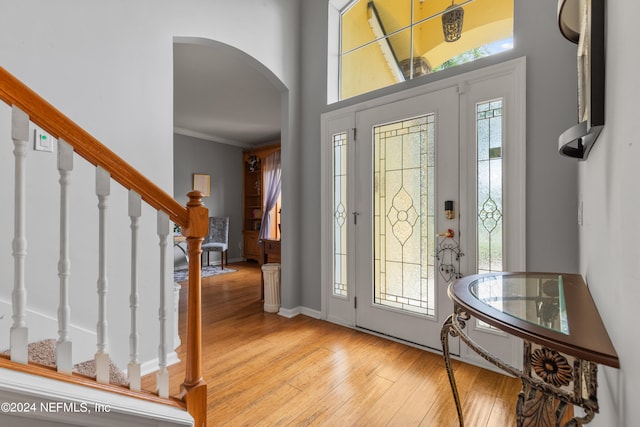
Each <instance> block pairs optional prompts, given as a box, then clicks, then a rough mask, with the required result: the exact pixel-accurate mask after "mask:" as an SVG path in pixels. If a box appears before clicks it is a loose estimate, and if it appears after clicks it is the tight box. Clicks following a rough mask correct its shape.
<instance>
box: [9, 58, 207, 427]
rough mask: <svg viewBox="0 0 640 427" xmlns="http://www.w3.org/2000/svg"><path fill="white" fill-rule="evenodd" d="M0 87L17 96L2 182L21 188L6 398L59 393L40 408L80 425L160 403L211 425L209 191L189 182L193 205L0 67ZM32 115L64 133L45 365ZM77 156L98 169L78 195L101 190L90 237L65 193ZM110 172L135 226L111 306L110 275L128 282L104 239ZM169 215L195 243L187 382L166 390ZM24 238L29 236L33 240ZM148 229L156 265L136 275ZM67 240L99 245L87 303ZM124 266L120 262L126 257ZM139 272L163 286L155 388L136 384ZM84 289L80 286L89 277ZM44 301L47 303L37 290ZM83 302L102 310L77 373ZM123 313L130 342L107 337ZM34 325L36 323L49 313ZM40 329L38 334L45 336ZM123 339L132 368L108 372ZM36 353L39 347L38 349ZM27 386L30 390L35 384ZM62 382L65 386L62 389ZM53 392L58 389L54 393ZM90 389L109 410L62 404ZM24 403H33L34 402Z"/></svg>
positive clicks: (55, 133)
mask: <svg viewBox="0 0 640 427" xmlns="http://www.w3.org/2000/svg"><path fill="white" fill-rule="evenodd" d="M0 99H1V100H2V101H3V102H4V103H6V104H7V105H8V106H9V107H10V108H11V139H12V142H13V146H14V150H13V153H14V172H15V175H14V180H13V183H8V182H5V183H4V184H3V185H12V186H13V188H14V203H13V212H14V231H13V245H12V249H13V251H12V256H13V272H14V273H13V283H12V287H11V301H10V303H9V302H7V304H10V306H11V311H12V316H11V319H10V320H9V318H8V316H5V315H4V314H3V313H0V328H2V327H3V326H4V325H5V324H8V323H9V322H10V326H9V327H8V331H6V330H5V331H0V349H1V348H3V347H4V346H5V344H8V345H7V347H8V352H7V354H0V402H14V401H15V402H20V401H22V402H23V403H24V402H32V401H33V402H32V403H34V405H36V403H38V404H39V405H42V402H45V404H44V405H45V406H44V407H42V406H38V405H36V406H37V407H38V408H39V409H43V408H45V409H46V408H48V407H47V406H46V405H47V403H46V402H49V403H48V404H49V405H50V404H51V402H52V400H51V399H53V403H54V404H55V405H58V406H60V405H62V406H63V408H64V409H69V411H44V412H43V411H42V410H40V411H39V412H38V414H39V415H40V416H41V417H44V418H46V419H47V420H48V421H47V422H49V421H51V420H52V419H53V420H55V422H56V423H60V424H61V425H65V423H66V422H67V421H68V422H69V423H70V424H77V423H78V422H80V423H81V424H83V425H117V423H116V422H115V421H116V420H117V419H119V418H118V417H121V416H124V415H122V414H125V413H126V414H128V415H127V416H135V415H136V414H146V415H144V416H143V418H144V419H145V420H146V421H144V422H143V421H142V420H141V421H140V422H139V425H147V424H145V423H147V421H149V419H150V418H149V416H148V414H151V413H153V414H164V417H165V420H164V421H163V420H162V419H159V420H158V419H155V418H157V417H155V418H154V417H151V418H152V421H150V423H151V424H148V425H167V424H166V422H167V420H173V421H174V422H175V423H176V424H177V425H184V422H185V419H188V422H189V423H191V422H192V425H195V426H205V425H206V409H207V402H206V396H207V385H206V383H205V381H204V380H203V378H202V354H201V348H202V346H201V302H200V269H201V265H200V259H201V258H200V254H201V252H202V249H201V244H202V241H203V240H204V236H205V235H206V234H207V231H208V212H207V209H206V208H205V207H204V206H203V205H202V201H201V199H202V193H200V192H197V191H193V192H190V193H189V194H188V196H189V202H188V203H187V205H186V206H182V205H180V204H179V203H178V202H177V201H176V200H174V199H173V198H172V197H171V196H170V195H168V194H167V193H165V192H164V191H163V190H162V189H161V188H159V187H158V186H157V185H155V184H154V183H153V182H151V181H150V180H149V179H148V178H146V177H145V176H143V175H142V174H141V173H140V172H138V171H137V170H136V169H134V168H133V167H131V166H130V165H129V164H128V163H126V162H125V161H124V160H123V159H121V158H120V157H119V156H117V155H116V154H115V153H113V152H112V151H111V150H110V149H109V148H107V146H105V145H104V144H102V143H101V142H99V141H98V140H97V139H96V138H94V137H93V136H91V135H90V134H89V133H88V132H86V131H85V130H84V129H82V128H80V127H79V126H78V125H76V124H75V123H74V122H73V121H71V120H70V119H69V118H67V117H66V116H65V115H63V114H62V113H61V112H60V111H58V110H57V109H56V108H54V107H53V106H51V105H50V104H49V103H47V102H46V101H45V100H44V99H43V98H41V97H40V96H39V95H37V94H36V93H35V92H34V91H32V90H31V89H30V88H28V87H27V86H26V85H24V84H23V83H22V82H20V81H19V80H18V79H17V78H15V77H14V76H13V75H11V74H10V73H9V72H7V71H6V70H5V69H4V68H1V67H0ZM30 125H31V127H33V125H35V126H37V127H39V128H40V129H42V130H44V131H45V132H47V133H48V134H49V135H50V136H52V137H53V138H56V139H57V163H56V165H55V168H57V171H58V177H59V180H58V183H59V194H60V196H59V213H60V214H59V233H57V234H58V235H59V256H58V260H57V264H58V277H57V278H56V277H52V278H51V280H50V281H47V283H46V284H39V289H44V290H45V291H46V292H47V298H45V299H46V300H47V301H46V302H47V303H51V304H54V303H55V304H56V305H57V308H56V309H55V311H56V312H57V320H56V321H55V324H54V325H46V327H47V328H48V329H52V328H53V329H57V334H58V337H57V339H56V340H55V341H48V342H47V345H49V346H50V347H49V351H50V352H53V353H55V361H53V362H50V363H47V365H49V366H46V365H43V364H41V363H37V362H36V361H34V360H29V347H30V339H31V340H32V341H33V338H34V337H33V336H30V335H33V326H34V325H30V324H29V321H30V319H31V318H32V316H28V315H27V314H28V313H31V312H33V311H34V310H35V309H36V308H38V309H39V308H40V307H35V308H34V307H31V306H30V304H29V299H28V293H27V281H26V273H27V272H28V271H29V269H32V268H34V267H33V266H34V265H37V264H34V263H29V258H28V255H29V253H28V251H27V248H28V247H32V246H36V247H37V246H38V245H39V244H41V243H39V242H38V241H37V240H36V239H34V238H33V236H32V235H29V234H28V233H27V230H28V227H29V226H30V222H29V220H30V219H32V218H33V217H34V215H33V213H32V212H29V211H28V207H29V206H31V202H30V199H29V192H28V191H27V180H26V177H27V174H26V170H27V167H28V160H27V157H28V156H27V154H28V152H29V147H30V146H29V141H30V140H31V138H30V136H31V135H30ZM7 140H8V137H7ZM51 158H53V157H51ZM77 160H78V161H80V162H81V165H80V166H81V167H84V168H93V169H94V170H95V192H94V193H95V194H93V195H91V194H87V195H84V196H83V197H86V198H88V197H89V196H94V197H96V198H97V202H98V203H97V211H96V216H97V217H98V221H97V224H98V225H97V228H98V230H97V231H95V232H92V233H93V234H92V235H91V237H89V236H88V235H87V233H78V232H77V226H78V224H83V221H82V218H80V219H79V218H78V216H80V217H82V215H84V212H79V213H78V212H71V210H70V199H71V197H73V194H72V192H71V191H70V183H71V181H72V176H73V175H74V163H76V161H77ZM36 167H39V163H38V164H36ZM114 182H115V183H117V184H119V185H120V186H121V187H124V190H125V191H126V192H127V198H128V209H127V212H126V213H123V215H128V217H129V222H130V227H129V228H130V238H129V239H128V242H126V243H128V245H126V244H125V245H121V248H122V250H124V249H125V248H126V247H127V246H129V247H130V249H129V251H130V254H129V257H128V258H129V260H130V265H128V266H126V268H128V269H130V271H131V281H130V283H128V284H126V286H128V289H127V291H128V293H129V300H128V301H127V303H128V304H122V303H123V302H122V301H119V303H120V304H121V306H118V307H115V308H111V307H108V306H107V302H108V301H110V300H109V298H108V296H109V292H110V290H111V289H110V286H116V287H118V288H117V290H118V291H125V290H124V289H122V288H120V286H123V285H125V284H123V283H118V284H116V285H113V284H110V283H109V280H108V275H107V271H108V266H110V265H112V263H110V262H109V261H110V258H109V256H113V253H112V252H111V253H110V252H109V248H110V246H108V245H107V239H108V237H109V236H111V235H112V233H113V230H111V229H110V228H109V225H110V219H111V218H112V217H113V215H117V214H119V213H115V214H112V213H111V212H110V210H109V201H110V197H111V196H112V194H111V184H112V183H114ZM144 209H147V210H149V209H151V210H153V211H155V213H156V219H155V225H156V226H155V229H156V232H155V236H151V237H149V236H147V235H143V234H142V233H141V230H144V228H143V227H141V213H142V211H143V210H144ZM171 222H174V223H175V224H178V225H180V227H181V228H182V230H183V234H184V235H185V236H186V237H187V242H188V252H189V285H188V304H187V306H188V309H187V313H188V314H187V317H188V318H187V332H186V344H184V345H186V349H187V350H186V360H185V368H186V369H185V371H186V375H185V379H184V382H183V383H182V384H181V385H180V392H179V393H178V394H177V395H175V396H170V394H169V390H170V389H171V387H170V384H169V372H168V363H167V354H168V353H170V352H171V351H172V349H171V348H169V347H168V345H167V341H168V340H167V337H170V336H172V334H170V333H168V325H167V321H166V320H167V309H166V307H167V301H168V299H167V294H168V293H169V290H170V289H171V287H172V285H173V283H172V281H171V273H172V272H171V271H170V267H169V262H167V260H168V259H169V258H168V252H167V248H168V247H169V248H171V246H169V245H168V241H169V236H170V235H171V232H170V230H171V229H172V227H171V224H170V223H171ZM88 223H90V221H88ZM74 227H75V228H74ZM78 234H81V235H80V236H79V239H78V240H80V242H79V243H74V242H73V241H72V240H71V239H70V236H74V237H75V238H78ZM94 235H97V239H95V237H93V236H94ZM36 237H38V236H36ZM28 238H29V239H30V240H29V241H28ZM149 239H154V240H155V239H157V241H158V256H159V262H158V264H159V267H160V268H159V270H160V271H157V272H149V271H146V270H145V271H144V275H143V277H142V279H141V278H140V277H139V276H141V268H144V266H145V263H144V262H143V261H141V259H142V258H143V257H144V256H147V255H148V254H146V253H144V254H141V253H140V249H139V247H140V242H141V241H143V240H144V241H145V242H146V241H148V240H149ZM121 240H122V239H121ZM27 243H28V245H27ZM72 244H76V245H80V246H88V245H93V248H94V249H93V250H94V251H95V255H96V257H97V269H96V270H97V271H96V272H95V277H96V278H97V284H96V285H93V284H91V285H90V284H88V283H84V284H83V286H85V285H86V286H95V288H94V289H95V292H96V293H97V296H96V297H95V300H94V301H86V302H84V301H83V304H81V306H80V307H74V306H72V304H71V303H70V301H71V300H72V299H73V298H70V292H71V288H70V278H71V277H72V276H71V274H72V272H71V268H70V266H71V264H72V263H73V259H72V257H71V255H70V254H71V251H70V248H71V245H72ZM119 252H120V249H119ZM116 255H117V256H115V257H114V258H117V259H118V260H120V259H122V254H121V253H118V254H116ZM121 267H122V268H125V266H121ZM141 280H145V281H149V280H150V281H152V282H154V283H157V284H158V285H157V289H158V295H157V296H155V297H154V298H157V299H158V311H157V313H158V315H157V333H156V335H155V336H156V338H155V341H156V344H157V348H158V362H157V365H158V369H157V371H156V390H155V392H149V391H144V390H141V388H140V383H141V375H142V362H141V361H140V360H139V358H140V345H141V340H140V338H141V333H142V331H141V329H140V316H141V315H142V313H141V312H140V310H139V307H140V305H141V304H142V303H143V302H145V301H146V299H141V297H140V293H139V288H140V283H141ZM49 282H50V283H49ZM93 283H96V282H93ZM54 284H55V286H54ZM8 286H10V284H9V283H6V282H5V283H2V284H0V289H4V290H6V289H8V288H5V287H8ZM82 290H83V291H85V289H84V288H83V289H82ZM29 291H30V292H31V291H32V290H31V289H29ZM56 294H57V295H56ZM0 295H2V294H0ZM54 296H57V298H54ZM145 297H146V295H145ZM54 299H55V301H54ZM0 302H2V301H0ZM38 302H39V303H40V304H42V301H41V299H40V300H38ZM85 303H86V304H91V305H94V309H93V311H94V312H95V314H96V316H97V323H96V327H95V331H90V332H89V335H90V336H94V337H95V341H96V342H95V348H96V352H95V355H94V357H93V358H92V360H91V361H90V363H89V365H90V366H91V367H92V369H93V371H91V372H90V373H89V374H88V375H87V374H86V372H85V374H82V373H79V372H78V369H80V368H79V367H78V366H77V365H76V366H75V369H74V360H76V359H77V355H76V354H74V353H77V347H78V346H79V344H82V343H85V341H86V340H85V339H83V340H82V342H81V343H78V342H73V339H72V336H74V333H73V332H74V325H73V324H72V323H71V318H72V313H74V312H77V311H80V312H83V311H84V312H86V311H87V307H86V306H85ZM125 315H127V316H128V317H129V318H130V325H131V326H130V331H129V334H128V342H126V341H127V340H125V342H117V343H115V344H113V345H111V343H110V342H109V337H110V336H111V335H113V334H112V333H111V332H112V331H110V329H109V319H110V316H125ZM35 326H38V327H40V326H42V325H40V324H38V325H35ZM30 332H31V333H30ZM35 335H38V334H35ZM3 336H7V337H8V343H5V342H2V338H3ZM36 338H37V339H41V338H42V337H36ZM144 338H145V343H148V341H149V340H150V338H149V337H148V336H147V335H146V334H145V337H144ZM184 341H185V340H183V342H184ZM35 345H36V344H35V343H34V342H31V349H32V350H33V349H34V346H35ZM145 345H148V344H145ZM116 346H117V349H118V350H121V349H124V348H126V347H127V346H128V354H129V363H128V365H127V367H126V372H127V377H126V380H125V381H114V379H113V378H111V373H112V371H113V362H112V359H111V356H110V351H111V349H113V348H116ZM122 351H124V350H122ZM122 351H120V352H122ZM33 354H34V353H33V351H32V352H31V357H32V359H33ZM25 390H28V392H27V391H25ZM60 390H64V392H61V391H60ZM25 393H26V394H25ZM47 393H48V394H47ZM47 396H48V398H47ZM56 396H57V398H59V399H61V400H59V401H56V400H55V399H56ZM87 396H93V397H94V399H99V400H96V401H95V402H98V401H99V402H100V404H101V405H103V407H102V409H104V408H106V407H108V408H110V411H108V412H107V413H102V414H101V416H102V418H100V417H94V418H91V419H87V420H84V421H79V420H80V418H78V417H81V416H82V414H81V413H80V414H78V413H73V414H70V412H73V411H71V410H70V409H71V408H72V407H73V406H68V407H67V406H64V405H65V404H69V405H71V404H72V403H75V404H77V405H79V406H76V408H78V407H79V408H80V409H82V408H83V406H82V404H83V403H84V404H87V402H86V399H87ZM27 397H28V398H27ZM3 399H4V400H3ZM16 404H17V403H16ZM55 405H54V406H55ZM145 405H151V406H152V407H146V406H145ZM158 405H159V406H158ZM113 408H119V409H118V410H117V411H116V410H113V411H112V410H111V409H113ZM159 408H163V409H159ZM16 409H17V408H16ZM22 409H24V408H22ZM54 409H55V408H54ZM94 409H95V408H94ZM175 411H181V412H183V413H184V414H185V415H186V414H187V413H188V414H189V415H190V417H189V416H187V417H186V418H185V417H184V416H180V415H179V414H178V415H176V414H175ZM80 412H82V411H80ZM52 414H53V415H52ZM56 414H60V417H56ZM3 415H7V414H6V411H2V412H0V420H2V416H3ZM9 415H10V416H12V417H13V418H15V417H18V415H20V414H16V413H11V414H9ZM14 415H15V416H14ZM22 415H24V413H23V414H22ZM27 415H29V414H28V411H27ZM32 415H33V414H32ZM71 415H72V416H73V417H74V418H73V419H72V420H71V419H68V417H69V416H71ZM85 415H86V414H85ZM94 416H95V412H94ZM65 417H67V418H65ZM44 418H43V419H44ZM98 418H100V419H101V420H103V421H104V420H109V421H108V422H107V424H101V422H102V421H100V420H98ZM161 418H162V417H161ZM20 420H23V421H24V419H23V418H19V417H18V418H15V419H11V420H10V422H12V423H14V424H12V425H35V424H29V422H30V421H28V423H27V424H20V422H22V421H20ZM191 420H192V421H191ZM0 424H2V422H0ZM125 424H126V423H125ZM56 425H57V424H56ZM123 425H124V424H123ZM136 425H138V424H136Z"/></svg>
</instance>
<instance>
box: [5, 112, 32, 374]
mask: <svg viewBox="0 0 640 427" xmlns="http://www.w3.org/2000/svg"><path fill="white" fill-rule="evenodd" d="M11 138H12V139H13V144H14V151H13V154H14V156H15V219H14V238H13V265H14V270H13V292H12V294H11V298H12V302H13V325H12V326H11V338H10V341H11V343H10V345H11V360H12V361H14V362H18V363H24V364H26V363H27V362H28V360H29V354H28V351H27V348H28V344H29V338H28V336H29V334H28V329H27V321H26V305H27V289H26V287H25V258H26V257H27V232H26V191H27V190H26V188H27V182H26V163H27V141H28V140H29V116H28V115H27V114H26V113H25V112H23V111H22V110H20V109H19V108H18V107H15V106H14V107H13V109H12V111H11Z"/></svg>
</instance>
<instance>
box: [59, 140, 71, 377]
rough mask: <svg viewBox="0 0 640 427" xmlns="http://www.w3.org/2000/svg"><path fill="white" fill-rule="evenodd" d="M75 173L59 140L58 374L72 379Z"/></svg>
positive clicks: (69, 153) (66, 148) (67, 152)
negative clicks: (72, 190)
mask: <svg viewBox="0 0 640 427" xmlns="http://www.w3.org/2000/svg"><path fill="white" fill-rule="evenodd" d="M72 170H73V147H71V146H70V145H69V144H67V143H66V142H65V141H63V140H62V139H60V140H58V172H59V173H60V180H59V182H60V258H59V260H58V278H59V279H60V302H59V306H58V342H57V343H56V365H57V368H58V372H63V373H65V374H69V375H71V371H72V370H73V362H72V344H71V340H70V339H69V318H70V313H71V308H70V306H69V276H70V275H71V261H70V258H69V215H68V212H69V196H68V189H69V184H70V175H71V171H72Z"/></svg>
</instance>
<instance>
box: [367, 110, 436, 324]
mask: <svg viewBox="0 0 640 427" xmlns="http://www.w3.org/2000/svg"><path fill="white" fill-rule="evenodd" d="M373 135H374V200H373V202H374V302H375V303H376V304H379V305H383V306H386V307H391V308H397V309H401V310H405V311H409V312H412V313H418V314H424V315H434V313H435V301H434V295H435V288H434V287H435V267H434V264H435V260H434V209H433V205H434V192H435V186H434V175H435V116H434V115H433V114H430V115H426V116H422V117H418V118H413V119H406V120H402V121H399V122H395V123H390V124H385V125H380V126H375V127H374V129H373Z"/></svg>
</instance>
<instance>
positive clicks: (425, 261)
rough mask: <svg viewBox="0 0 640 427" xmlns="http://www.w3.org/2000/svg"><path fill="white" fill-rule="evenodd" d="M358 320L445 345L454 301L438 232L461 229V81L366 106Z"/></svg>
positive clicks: (359, 173) (360, 151) (359, 163)
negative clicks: (441, 264) (441, 263)
mask: <svg viewBox="0 0 640 427" xmlns="http://www.w3.org/2000/svg"><path fill="white" fill-rule="evenodd" d="M356 128H357V135H358V137H357V139H356V150H357V154H356V164H355V165H356V166H355V168H356V172H355V174H356V182H357V184H356V186H357V191H356V195H355V196H356V197H355V205H356V206H355V208H354V210H355V211H356V212H357V213H358V214H359V215H357V225H356V226H355V236H356V246H355V251H356V254H355V258H356V276H355V277H356V280H355V281H356V284H355V292H356V297H357V309H356V326H358V327H360V328H363V329H369V330H372V331H376V332H378V333H382V334H385V335H389V336H393V337H396V338H400V339H403V340H406V341H409V342H413V343H417V344H420V345H423V346H427V347H433V348H439V346H440V335H439V330H440V323H441V321H442V320H443V319H444V317H446V316H447V315H448V314H450V312H451V310H452V309H453V306H452V304H451V301H450V300H449V298H448V297H447V285H448V281H447V280H445V279H444V278H443V277H442V276H441V275H440V274H438V272H437V271H438V270H437V266H436V259H435V252H434V249H435V244H436V241H437V238H438V237H437V236H436V234H438V232H441V231H445V230H447V229H449V228H451V229H455V230H457V229H458V220H457V219H452V220H450V219H446V218H445V215H444V210H443V209H438V208H437V207H438V206H440V207H444V202H445V200H458V143H459V142H458V94H457V90H456V88H455V87H451V88H447V89H443V90H439V91H437V92H432V93H429V94H425V95H421V96H417V97H414V98H410V99H407V100H403V101H399V102H395V103H392V104H388V105H384V106H381V107H376V108H371V109H368V110H365V111H362V112H359V113H358V115H357V118H356Z"/></svg>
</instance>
